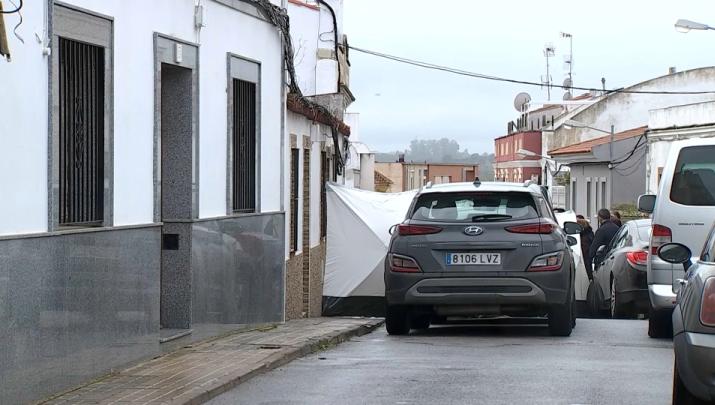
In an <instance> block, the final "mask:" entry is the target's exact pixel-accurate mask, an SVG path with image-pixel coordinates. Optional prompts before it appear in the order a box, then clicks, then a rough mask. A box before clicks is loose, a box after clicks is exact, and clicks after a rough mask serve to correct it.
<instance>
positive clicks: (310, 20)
mask: <svg viewBox="0 0 715 405" xmlns="http://www.w3.org/2000/svg"><path fill="white" fill-rule="evenodd" d="M326 1H327V3H328V4H330V5H331V6H332V8H333V10H334V11H335V13H336V19H337V23H338V41H342V35H343V1H342V0H326ZM288 14H289V16H290V20H291V29H290V31H291V38H292V39H293V47H294V48H295V64H296V75H297V76H298V84H299V86H300V89H301V90H302V91H303V93H304V94H305V95H308V96H312V95H316V94H332V93H337V91H338V89H337V81H338V65H337V61H336V60H335V59H319V58H318V49H323V50H327V51H333V50H334V49H335V40H334V36H333V33H332V32H333V17H332V15H331V14H330V11H329V10H328V9H327V8H326V7H324V6H320V7H319V10H316V9H314V8H311V7H305V6H300V5H296V4H293V3H288Z"/></svg>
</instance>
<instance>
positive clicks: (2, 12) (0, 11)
mask: <svg viewBox="0 0 715 405" xmlns="http://www.w3.org/2000/svg"><path fill="white" fill-rule="evenodd" d="M13 5H15V4H14V3H13ZM22 5H23V4H22V0H20V5H19V6H15V9H14V10H9V11H6V10H0V14H15V13H17V12H19V11H20V10H22Z"/></svg>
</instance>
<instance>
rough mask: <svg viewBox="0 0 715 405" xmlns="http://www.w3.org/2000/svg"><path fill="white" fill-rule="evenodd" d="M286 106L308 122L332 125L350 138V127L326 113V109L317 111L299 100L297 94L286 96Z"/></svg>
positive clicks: (302, 100) (307, 103)
mask: <svg viewBox="0 0 715 405" xmlns="http://www.w3.org/2000/svg"><path fill="white" fill-rule="evenodd" d="M286 106H287V107H288V110H290V111H293V112H294V113H296V114H300V115H302V116H304V117H306V118H308V119H309V120H312V121H317V122H319V123H321V124H325V125H328V126H333V125H334V126H335V127H336V128H337V129H338V131H340V133H341V134H343V135H345V136H350V127H349V126H348V125H347V124H346V123H345V122H343V121H341V120H339V119H338V118H337V117H335V116H334V115H332V114H330V113H329V112H327V110H326V109H322V110H318V109H315V108H313V106H311V105H310V104H309V102H307V101H305V100H304V99H301V98H300V97H298V95H297V94H294V93H290V94H288V97H287V99H286Z"/></svg>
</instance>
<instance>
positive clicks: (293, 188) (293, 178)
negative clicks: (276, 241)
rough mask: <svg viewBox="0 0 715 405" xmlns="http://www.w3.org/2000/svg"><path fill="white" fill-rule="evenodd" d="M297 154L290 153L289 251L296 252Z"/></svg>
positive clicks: (296, 151) (295, 152) (292, 151)
mask: <svg viewBox="0 0 715 405" xmlns="http://www.w3.org/2000/svg"><path fill="white" fill-rule="evenodd" d="M299 152H300V150H298V149H296V148H293V149H291V151H290V251H291V252H296V251H298V185H299V184H298V169H299V162H298V159H299V156H300V155H299Z"/></svg>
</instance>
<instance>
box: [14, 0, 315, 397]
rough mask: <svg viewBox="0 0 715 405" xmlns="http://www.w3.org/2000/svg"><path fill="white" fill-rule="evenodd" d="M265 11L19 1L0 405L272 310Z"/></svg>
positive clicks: (270, 61) (272, 78) (83, 0)
mask: <svg viewBox="0 0 715 405" xmlns="http://www.w3.org/2000/svg"><path fill="white" fill-rule="evenodd" d="M271 3H273V4H272V6H277V7H281V6H283V7H285V4H281V3H282V2H281V1H280V0H272V1H271V2H268V1H262V2H249V1H242V0H196V1H194V0H181V1H178V0H174V1H166V0H164V1H151V2H146V1H139V0H122V1H119V0H67V1H65V2H62V3H60V2H54V1H52V0H48V1H36V2H28V1H26V2H25V4H24V8H23V9H22V12H23V17H24V21H23V24H22V25H21V26H20V27H19V28H18V33H19V34H20V35H22V36H23V37H24V39H25V42H24V44H23V43H22V42H20V40H19V39H18V38H16V37H15V36H14V35H12V33H10V35H9V45H10V51H11V55H12V61H11V62H9V63H7V62H5V61H0V88H2V96H0V167H1V168H2V170H0V191H1V192H2V195H3V198H0V323H2V324H3V325H5V326H4V328H5V331H4V333H3V334H0V347H2V348H3V350H2V351H0V364H3V367H2V370H0V403H19V402H27V401H34V400H38V399H41V398H42V397H43V396H46V395H49V394H52V393H54V392H58V391H61V390H64V389H67V388H70V387H72V386H75V385H77V384H78V383H81V382H82V381H84V380H88V379H91V378H94V377H96V376H98V375H101V374H103V373H106V372H108V371H110V370H111V369H114V368H117V367H119V366H121V365H123V364H126V363H129V362H132V361H136V360H138V359H141V358H146V357H151V356H155V355H157V354H159V353H161V350H162V348H161V343H160V342H168V341H172V340H175V339H183V340H184V341H186V342H190V341H192V340H195V339H199V338H205V337H207V336H210V335H211V334H213V333H219V332H220V331H222V330H226V329H231V328H236V327H237V325H245V324H252V323H266V322H280V321H282V320H283V319H284V316H285V314H284V309H285V302H284V301H285V299H284V296H285V293H284V291H285V262H284V261H283V260H282V259H281V257H282V255H281V252H284V251H285V245H286V243H285V240H286V234H285V232H286V226H285V216H286V214H285V212H284V211H285V209H286V199H285V198H283V196H284V194H285V188H284V187H285V184H284V181H285V180H286V179H285V177H284V175H283V174H284V173H285V172H286V167H285V166H286V165H285V159H284V157H285V156H288V154H289V149H290V145H289V144H288V143H289V139H287V136H286V128H285V122H286V118H285V117H286V104H285V86H283V83H285V76H284V75H285V72H284V69H283V66H284V58H283V54H282V52H283V51H282V49H283V42H282V38H281V35H280V33H279V31H278V30H277V29H276V26H275V25H274V24H273V23H272V22H271V21H269V20H268V17H267V14H266V13H263V12H262V11H261V7H270V6H271ZM274 11H276V12H279V11H280V10H279V9H278V8H276V9H274ZM5 18H6V23H7V24H8V25H11V26H14V24H15V23H16V21H17V20H16V19H17V16H15V15H8V16H6V17H5ZM35 34H37V38H38V41H35V39H34V37H35ZM316 137H317V135H316ZM40 347H45V348H51V350H49V352H48V351H47V350H40V349H37V348H40Z"/></svg>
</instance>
